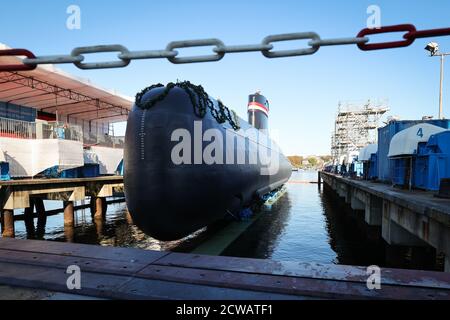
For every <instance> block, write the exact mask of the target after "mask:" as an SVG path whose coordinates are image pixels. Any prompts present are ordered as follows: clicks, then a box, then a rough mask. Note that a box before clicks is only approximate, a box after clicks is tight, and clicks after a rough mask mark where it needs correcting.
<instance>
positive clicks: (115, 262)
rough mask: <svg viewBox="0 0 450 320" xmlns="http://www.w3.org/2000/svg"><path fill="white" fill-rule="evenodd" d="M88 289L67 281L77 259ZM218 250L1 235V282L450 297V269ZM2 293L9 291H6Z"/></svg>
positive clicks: (127, 295)
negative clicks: (376, 275)
mask: <svg viewBox="0 0 450 320" xmlns="http://www.w3.org/2000/svg"><path fill="white" fill-rule="evenodd" d="M72 264H75V265H78V266H79V267H80V269H81V290H69V289H68V288H67V286H66V281H67V278H68V276H69V275H68V274H66V269H67V267H68V266H69V265H72ZM366 279H367V275H366V274H365V268H361V267H352V266H335V265H320V264H309V263H292V262H275V261H269V260H258V259H244V258H231V257H214V256H204V255H193V254H181V253H169V252H158V251H147V250H140V249H133V248H113V247H100V246H94V245H81V244H69V243H59V242H50V241H35V240H16V239H6V238H2V239H0V284H1V285H9V286H14V287H27V288H33V289H41V290H51V291H56V292H64V293H70V294H79V295H81V296H92V297H97V298H107V299H189V300H192V299H250V300H252V299H257V300H261V299H264V300H266V299H323V298H325V299H450V275H449V274H448V273H438V272H427V271H413V270H395V269H382V288H381V290H369V289H367V286H366ZM0 298H1V297H0Z"/></svg>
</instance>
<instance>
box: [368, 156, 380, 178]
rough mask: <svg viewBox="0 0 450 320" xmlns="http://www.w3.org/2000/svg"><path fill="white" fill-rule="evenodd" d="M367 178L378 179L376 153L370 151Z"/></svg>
mask: <svg viewBox="0 0 450 320" xmlns="http://www.w3.org/2000/svg"><path fill="white" fill-rule="evenodd" d="M368 178H369V180H376V179H378V154H377V153H372V154H371V155H370V160H369V174H368Z"/></svg>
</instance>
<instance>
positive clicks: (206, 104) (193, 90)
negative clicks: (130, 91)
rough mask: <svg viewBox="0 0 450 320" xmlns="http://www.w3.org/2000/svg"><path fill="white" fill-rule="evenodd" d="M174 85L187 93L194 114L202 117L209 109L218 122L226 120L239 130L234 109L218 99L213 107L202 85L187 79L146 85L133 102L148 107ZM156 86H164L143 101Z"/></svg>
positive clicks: (168, 91) (145, 108) (167, 92)
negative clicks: (160, 90)
mask: <svg viewBox="0 0 450 320" xmlns="http://www.w3.org/2000/svg"><path fill="white" fill-rule="evenodd" d="M175 87H178V88H181V89H183V90H184V91H185V92H186V93H187V95H188V96H189V99H190V101H191V104H192V107H193V109H194V114H195V115H196V116H197V117H199V118H203V117H204V116H205V115H206V111H207V110H208V109H209V110H210V112H211V115H212V116H213V118H214V119H216V121H217V122H218V123H224V122H226V121H228V123H229V124H230V125H231V127H232V128H233V129H234V130H239V124H238V120H237V119H238V118H237V116H236V114H235V113H234V111H230V109H228V108H227V107H226V106H224V104H223V103H222V102H221V101H220V100H218V101H217V104H218V106H219V110H217V109H216V108H215V107H214V103H213V102H212V101H211V99H210V98H209V95H208V94H207V93H206V92H205V90H204V89H203V87H202V86H201V85H198V86H196V85H194V84H192V83H190V82H189V81H183V82H177V83H173V82H170V83H168V84H167V86H165V87H164V85H163V84H161V83H158V84H154V85H151V86H150V87H147V88H145V89H143V90H142V91H141V92H139V93H138V94H136V101H135V104H136V106H137V107H139V108H141V109H144V110H147V109H150V108H151V107H153V106H154V105H155V104H156V103H158V102H160V101H163V100H164V99H165V98H166V97H167V96H168V95H169V93H170V91H171V90H172V89H173V88H175ZM157 88H164V90H163V92H161V93H160V94H158V95H156V96H155V97H153V98H151V99H147V100H146V101H143V99H144V96H145V95H146V94H147V93H148V92H150V91H152V90H153V89H157ZM231 113H233V116H232V115H231Z"/></svg>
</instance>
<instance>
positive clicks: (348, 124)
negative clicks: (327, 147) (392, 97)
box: [331, 100, 389, 164]
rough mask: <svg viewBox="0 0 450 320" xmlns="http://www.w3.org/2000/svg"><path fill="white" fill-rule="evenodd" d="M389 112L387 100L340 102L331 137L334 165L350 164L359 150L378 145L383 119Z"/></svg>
mask: <svg viewBox="0 0 450 320" xmlns="http://www.w3.org/2000/svg"><path fill="white" fill-rule="evenodd" d="M388 111H389V107H388V103H387V100H377V101H371V100H367V101H365V102H350V101H347V102H339V105H338V112H337V115H336V121H335V124H334V132H333V134H332V136H331V155H332V157H333V162H334V164H342V163H349V162H351V160H352V157H353V156H355V155H357V154H358V153H359V150H361V149H362V148H364V147H365V146H367V145H368V144H371V143H376V142H377V138H378V135H377V129H378V127H379V126H380V122H381V117H382V116H383V115H384V114H385V113H386V112H388Z"/></svg>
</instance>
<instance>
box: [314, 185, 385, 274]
mask: <svg viewBox="0 0 450 320" xmlns="http://www.w3.org/2000/svg"><path fill="white" fill-rule="evenodd" d="M324 188H325V190H324V191H322V192H321V193H320V200H321V206H322V210H323V214H324V216H325V224H326V229H327V231H328V234H329V244H330V247H331V248H332V249H333V251H334V252H336V254H337V257H336V261H335V262H336V263H338V264H350V265H363V266H367V265H373V264H376V265H379V266H383V265H384V250H385V247H384V245H383V242H382V241H370V240H369V239H368V238H367V236H366V233H365V232H364V231H362V230H364V228H365V226H364V224H363V223H362V219H361V217H357V216H355V215H354V213H352V212H351V211H350V210H349V209H348V208H347V207H346V206H345V204H344V203H343V202H342V201H340V200H339V199H337V198H336V197H335V195H334V194H333V193H332V191H331V190H327V186H324ZM360 213H361V214H362V212H360Z"/></svg>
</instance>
